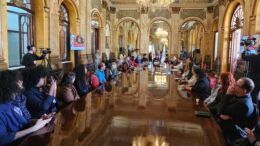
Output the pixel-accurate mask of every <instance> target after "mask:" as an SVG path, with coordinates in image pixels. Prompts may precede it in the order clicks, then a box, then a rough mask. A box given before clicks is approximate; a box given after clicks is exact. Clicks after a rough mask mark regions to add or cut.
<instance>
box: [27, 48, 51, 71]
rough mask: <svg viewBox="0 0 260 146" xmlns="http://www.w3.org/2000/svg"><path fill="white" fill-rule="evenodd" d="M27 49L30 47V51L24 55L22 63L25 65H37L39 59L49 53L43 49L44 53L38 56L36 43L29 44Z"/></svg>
mask: <svg viewBox="0 0 260 146" xmlns="http://www.w3.org/2000/svg"><path fill="white" fill-rule="evenodd" d="M27 49H28V53H27V54H25V55H24V56H23V60H22V65H24V66H25V67H35V66H36V63H37V60H42V59H44V58H45V56H46V55H47V53H48V52H47V53H45V52H46V51H45V52H43V51H42V55H41V56H37V55H36V48H35V46H34V45H29V46H27Z"/></svg>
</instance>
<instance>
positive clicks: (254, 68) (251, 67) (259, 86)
mask: <svg viewBox="0 0 260 146" xmlns="http://www.w3.org/2000/svg"><path fill="white" fill-rule="evenodd" d="M250 45H252V43H251V41H247V42H246V43H245V50H244V52H243V53H242V59H243V60H244V61H248V69H247V75H246V76H247V77H249V78H251V79H252V80H253V81H254V83H255V88H254V90H253V91H252V93H251V96H252V100H253V102H254V103H255V104H257V105H258V104H259V103H258V102H259V99H258V94H259V91H260V67H259V64H260V48H259V46H258V48H257V54H250V53H248V52H249V51H250V50H249V48H250Z"/></svg>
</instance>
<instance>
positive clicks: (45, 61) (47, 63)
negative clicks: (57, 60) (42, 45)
mask: <svg viewBox="0 0 260 146" xmlns="http://www.w3.org/2000/svg"><path fill="white" fill-rule="evenodd" d="M50 62H51V61H50V59H49V58H48V57H44V59H42V62H41V65H42V66H45V67H46V68H47V69H50V70H52V67H51V64H50Z"/></svg>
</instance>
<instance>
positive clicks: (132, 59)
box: [130, 56, 138, 67]
mask: <svg viewBox="0 0 260 146" xmlns="http://www.w3.org/2000/svg"><path fill="white" fill-rule="evenodd" d="M130 65H131V67H137V65H138V64H137V63H136V62H135V58H134V56H132V57H131V59H130Z"/></svg>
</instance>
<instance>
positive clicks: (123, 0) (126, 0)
mask: <svg viewBox="0 0 260 146" xmlns="http://www.w3.org/2000/svg"><path fill="white" fill-rule="evenodd" d="M109 1H110V2H111V3H112V4H117V5H120V4H136V0H109ZM175 1H176V3H182V2H184V3H200V2H201V3H205V2H207V3H212V2H213V1H214V0H175Z"/></svg>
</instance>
